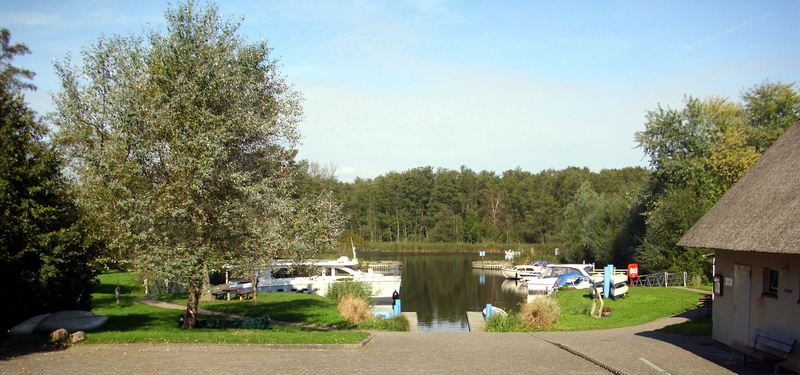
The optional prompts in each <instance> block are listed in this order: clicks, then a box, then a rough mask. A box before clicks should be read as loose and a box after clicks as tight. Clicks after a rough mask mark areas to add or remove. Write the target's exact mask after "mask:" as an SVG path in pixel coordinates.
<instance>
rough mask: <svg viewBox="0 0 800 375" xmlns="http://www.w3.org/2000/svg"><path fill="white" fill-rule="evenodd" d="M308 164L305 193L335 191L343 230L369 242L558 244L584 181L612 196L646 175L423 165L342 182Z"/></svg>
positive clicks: (641, 171)
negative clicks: (340, 204)
mask: <svg viewBox="0 0 800 375" xmlns="http://www.w3.org/2000/svg"><path fill="white" fill-rule="evenodd" d="M306 163H307V162H302V163H301V164H303V165H304V166H305V165H307V164H306ZM312 165H313V163H311V164H308V166H307V167H305V171H304V172H303V173H301V175H302V176H301V177H299V178H298V181H299V182H298V184H300V185H301V186H302V189H303V190H304V191H306V192H315V191H316V192H321V191H333V195H334V198H335V200H336V201H340V202H343V211H344V212H345V215H346V216H347V226H348V229H347V231H348V233H352V234H353V235H357V236H358V237H360V238H363V239H365V240H367V241H370V242H372V243H376V242H396V243H402V244H412V245H411V246H413V244H419V243H455V244H471V243H474V244H484V243H506V244H513V243H536V244H545V243H557V242H561V232H562V228H563V218H564V216H563V212H564V208H565V207H566V205H567V204H569V203H570V202H571V201H572V199H573V198H574V196H575V192H576V191H577V190H578V188H579V187H580V185H581V184H582V183H583V182H585V181H590V182H591V183H592V184H593V186H595V188H596V189H598V191H599V192H601V193H604V194H617V193H618V192H619V191H620V190H621V189H630V187H631V186H635V185H637V184H640V183H641V181H642V180H643V178H644V177H645V176H646V175H647V174H649V172H648V171H647V170H645V169H643V168H625V169H621V170H602V171H600V172H599V173H594V172H591V171H589V170H588V169H586V168H574V167H570V168H567V169H564V170H560V171H556V170H546V171H541V172H539V173H537V174H533V173H530V172H525V171H522V170H520V169H519V168H517V169H514V170H509V171H506V172H503V173H502V175H499V176H498V175H496V174H495V173H493V172H487V171H482V172H480V173H476V172H474V171H472V170H470V169H468V168H466V167H462V168H461V169H460V170H459V171H454V170H447V169H438V170H435V171H434V169H433V168H432V167H422V168H415V169H411V170H408V171H405V172H391V173H388V174H386V175H384V176H379V177H377V178H375V179H374V180H363V179H356V181H354V182H353V183H351V184H346V183H332V182H331V177H330V174H329V173H321V172H318V171H317V172H314V171H313V170H315V169H317V170H318V169H319V167H314V168H312ZM301 169H302V168H301ZM323 169H325V168H323ZM345 242H348V243H349V241H345Z"/></svg>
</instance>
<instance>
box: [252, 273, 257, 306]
mask: <svg viewBox="0 0 800 375" xmlns="http://www.w3.org/2000/svg"><path fill="white" fill-rule="evenodd" d="M253 304H254V305H258V271H257V270H256V269H255V268H253Z"/></svg>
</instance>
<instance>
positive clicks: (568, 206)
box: [297, 82, 800, 281]
mask: <svg viewBox="0 0 800 375" xmlns="http://www.w3.org/2000/svg"><path fill="white" fill-rule="evenodd" d="M798 115H800V95H798V92H797V90H796V89H795V88H794V84H782V83H771V82H765V83H762V84H760V85H756V86H754V87H752V88H749V89H746V90H744V91H743V92H742V93H741V97H740V100H738V101H735V100H731V99H729V98H722V97H708V98H705V99H698V98H695V97H692V96H687V97H686V98H685V100H684V106H683V107H682V108H669V107H667V108H665V107H662V106H661V105H659V106H658V107H657V108H656V109H654V110H649V111H647V116H646V121H645V124H644V130H642V131H639V132H636V133H635V134H633V135H632V136H633V137H634V139H635V140H636V142H637V143H638V147H639V148H641V149H642V151H643V152H644V155H645V156H646V157H647V158H649V164H650V167H649V168H642V167H628V168H622V169H604V170H601V171H599V172H593V171H590V170H589V169H587V168H580V167H569V168H566V169H562V170H553V169H548V170H543V171H540V172H538V173H534V172H528V171H523V170H521V169H519V168H517V169H512V170H508V171H505V172H502V173H500V174H497V173H495V172H490V171H480V172H476V171H474V170H472V169H470V168H468V167H466V166H462V167H461V168H460V170H449V169H443V168H436V169H434V168H433V167H430V166H427V167H420V168H414V169H411V170H407V171H404V172H390V173H387V174H386V175H383V176H379V177H377V178H374V179H360V178H357V179H356V180H355V181H354V182H352V183H345V182H340V181H338V180H337V179H336V177H335V170H336V166H335V165H334V164H330V165H328V166H323V165H320V164H317V163H314V162H308V161H301V162H300V163H299V165H298V167H299V169H300V173H299V175H298V180H297V184H298V187H299V192H300V194H317V193H319V192H323V191H331V192H333V196H334V199H335V200H336V201H337V202H339V203H340V204H341V205H342V208H343V212H344V213H345V216H346V219H347V224H346V227H347V231H348V232H347V234H346V235H350V236H354V237H357V238H363V239H365V240H369V241H387V242H412V243H414V242H429V243H436V242H451V243H530V244H552V243H559V244H561V246H562V247H563V253H562V254H563V260H564V261H568V262H581V261H588V262H596V263H599V264H606V263H614V264H616V265H617V266H624V265H626V264H627V263H629V262H637V263H639V264H640V266H641V268H642V269H643V271H646V272H661V271H688V272H689V273H690V274H691V275H692V276H693V277H694V278H695V280H696V281H697V280H700V279H707V278H708V277H709V276H710V272H711V267H710V260H709V259H706V258H704V257H703V256H702V255H703V254H704V253H706V252H709V251H708V250H704V249H689V248H682V247H678V246H677V245H676V243H677V241H678V240H679V239H680V238H681V237H682V236H683V234H684V233H685V232H686V231H687V230H688V229H689V228H690V227H691V226H692V225H693V224H694V223H695V222H696V221H697V220H698V219H699V218H700V217H701V216H702V215H703V214H705V212H706V211H707V210H708V209H709V208H710V207H711V206H712V205H713V204H714V203H715V202H716V201H717V200H718V199H719V198H720V197H721V196H722V194H724V193H725V191H727V189H728V188H729V187H730V186H731V185H732V184H733V183H735V182H736V181H737V180H738V179H739V178H740V177H741V176H742V175H743V174H744V173H745V172H746V171H747V170H748V169H749V168H750V166H752V165H753V163H755V161H756V160H758V157H760V156H761V154H762V153H763V152H764V151H766V149H767V148H769V146H770V145H771V144H772V143H773V142H774V141H775V140H776V139H777V138H778V137H779V136H780V135H781V134H782V133H783V131H785V130H786V129H787V128H788V127H789V126H791V125H792V124H793V123H794V122H795V121H797V119H798Z"/></svg>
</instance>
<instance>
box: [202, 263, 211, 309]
mask: <svg viewBox="0 0 800 375" xmlns="http://www.w3.org/2000/svg"><path fill="white" fill-rule="evenodd" d="M213 299H214V298H213V297H212V296H211V281H210V279H209V276H208V266H207V265H206V264H205V263H204V264H203V288H202V289H201V292H200V301H203V302H207V301H211V300H213Z"/></svg>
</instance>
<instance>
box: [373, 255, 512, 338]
mask: <svg viewBox="0 0 800 375" xmlns="http://www.w3.org/2000/svg"><path fill="white" fill-rule="evenodd" d="M359 257H361V258H364V259H368V260H399V261H401V262H403V283H402V286H401V296H400V298H401V300H402V301H403V304H402V309H403V311H415V312H416V313H417V319H418V320H419V329H420V331H433V332H448V331H468V330H469V326H468V325H467V311H481V310H483V308H484V307H486V304H487V303H491V304H492V305H494V306H498V307H500V308H502V309H503V310H506V311H508V312H512V311H518V310H519V304H520V303H521V302H523V301H524V300H525V292H522V291H521V290H519V288H518V284H517V282H516V281H514V280H506V279H505V277H503V275H502V274H500V272H499V271H492V270H477V269H475V270H473V269H472V261H473V260H481V257H480V256H478V254H429V253H423V254H419V253H380V254H359ZM502 259H503V254H490V255H487V256H486V257H484V258H483V260H502Z"/></svg>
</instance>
